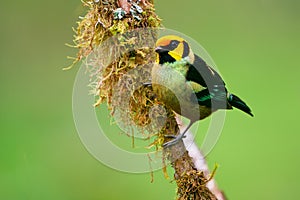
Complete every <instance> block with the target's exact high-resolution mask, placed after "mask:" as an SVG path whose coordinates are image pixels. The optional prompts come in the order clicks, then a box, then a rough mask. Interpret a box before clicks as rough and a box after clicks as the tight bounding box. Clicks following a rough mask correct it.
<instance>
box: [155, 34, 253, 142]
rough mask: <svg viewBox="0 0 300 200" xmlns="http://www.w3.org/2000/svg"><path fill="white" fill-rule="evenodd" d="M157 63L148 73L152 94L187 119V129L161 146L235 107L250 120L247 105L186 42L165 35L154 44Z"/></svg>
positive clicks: (178, 138)
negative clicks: (217, 112)
mask: <svg viewBox="0 0 300 200" xmlns="http://www.w3.org/2000/svg"><path fill="white" fill-rule="evenodd" d="M155 52H156V62H155V64H154V65H153V68H152V72H151V83H150V84H151V86H152V89H153V92H154V94H155V95H156V96H157V98H158V99H159V100H160V101H162V102H163V103H164V104H165V105H166V106H167V107H169V108H171V109H172V110H173V111H174V112H175V113H177V114H179V115H182V116H184V117H186V118H188V119H189V120H190V122H189V124H188V126H187V127H186V129H185V130H184V131H183V132H182V133H180V134H178V135H177V136H170V137H173V139H172V140H170V141H168V142H166V143H164V144H163V147H168V146H171V145H174V144H176V143H177V142H178V141H179V140H181V139H182V138H184V137H185V133H186V132H187V130H188V129H189V128H190V127H191V126H192V125H193V124H194V123H195V122H197V121H198V120H202V119H205V118H207V117H208V116H210V115H211V114H212V113H213V112H215V111H217V110H220V109H223V110H224V109H225V110H232V109H233V107H234V108H237V109H239V110H241V111H243V112H245V113H247V114H248V115H250V116H252V117H253V114H252V111H251V109H250V108H249V106H247V104H246V103H245V102H244V101H243V100H242V99H240V98H239V97H238V96H237V95H234V94H232V93H230V92H228V90H227V88H226V87H225V82H224V81H223V79H222V77H221V76H220V74H219V73H218V72H217V71H216V70H214V69H213V68H212V67H211V66H209V65H208V64H207V63H206V62H205V61H204V60H203V59H202V58H201V57H200V56H198V55H196V54H194V53H193V51H192V49H191V47H190V45H189V43H188V42H187V41H186V40H185V39H183V38H182V37H180V36H177V35H165V36H162V37H161V38H159V39H158V40H157V41H156V45H155Z"/></svg>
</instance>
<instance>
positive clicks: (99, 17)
mask: <svg viewBox="0 0 300 200" xmlns="http://www.w3.org/2000/svg"><path fill="white" fill-rule="evenodd" d="M83 4H84V6H87V7H88V8H89V10H88V12H87V14H86V15H85V16H84V17H82V18H81V20H80V21H79V22H78V27H77V29H76V30H75V31H76V35H75V39H74V43H75V47H77V48H78V55H77V58H76V59H75V62H78V61H80V60H82V59H83V58H86V57H87V56H88V55H90V53H91V52H93V50H94V49H95V48H96V47H98V46H99V45H102V44H103V42H104V41H105V40H106V39H108V38H110V37H112V36H115V35H117V34H122V33H125V32H128V31H132V30H135V29H137V28H160V26H161V23H160V22H161V20H160V19H159V18H158V16H157V15H156V14H155V9H154V6H153V1H151V0H148V1H146V0H132V1H129V2H128V1H127V0H94V1H83ZM132 6H135V7H134V8H135V10H132V9H131V8H132ZM153 37H155V34H154V35H153ZM122 40H124V41H123V44H125V45H123V46H115V47H111V46H106V49H107V51H109V52H119V51H120V49H122V48H124V46H126V45H127V46H128V45H130V44H132V42H133V43H134V41H132V40H131V39H129V38H125V39H124V38H123V39H122ZM116 43H117V42H116ZM99 57H100V58H99V59H100V61H103V59H107V58H106V57H105V55H99ZM154 61H155V52H154V49H153V48H142V49H138V50H134V51H130V52H127V53H125V54H122V55H120V57H119V58H116V60H114V61H113V62H112V63H109V65H108V66H105V68H96V69H91V72H92V76H94V77H96V78H95V79H94V82H93V83H92V85H94V93H95V94H97V95H98V96H99V100H98V102H97V103H96V104H95V105H96V106H97V105H99V104H101V103H104V102H106V103H107V105H108V107H109V109H111V114H112V116H113V115H114V110H115V109H116V108H118V107H121V106H122V103H123V99H122V98H120V99H112V98H113V88H114V87H115V86H116V85H117V84H118V82H119V80H120V79H121V77H122V76H123V75H124V74H126V73H128V72H129V71H130V70H132V69H136V68H138V67H140V66H143V70H144V72H143V73H144V74H146V75H149V74H151V68H146V69H145V67H144V66H150V65H149V63H153V62H154ZM97 66H98V65H97ZM131 81H132V80H131ZM135 81H136V80H135ZM128 85H129V86H130V82H127V83H126V82H125V83H124V85H119V86H118V87H120V88H123V87H124V88H126V87H129V86H128ZM121 91H122V90H121ZM120 97H122V95H120ZM113 100H114V102H115V103H113ZM162 104H163V103H162V102H159V100H158V99H156V98H155V95H154V94H153V92H152V89H151V87H147V88H140V89H137V90H136V91H135V92H134V93H133V96H132V98H131V100H130V112H129V113H128V110H126V111H124V112H127V113H126V114H127V115H128V117H129V118H131V119H133V120H134V121H135V122H136V124H138V125H140V126H143V125H147V124H149V123H150V121H151V120H150V119H149V116H150V113H149V112H150V111H149V109H150V108H151V107H153V106H154V105H162ZM124 120H125V119H124ZM149 131H150V132H151V130H149ZM178 133H179V126H178V123H177V121H176V116H175V114H174V112H173V111H172V110H171V109H169V108H166V123H165V126H164V127H163V128H162V129H161V131H160V132H159V133H157V134H156V140H155V142H154V143H153V144H152V145H154V146H156V147H157V148H158V149H159V148H160V149H161V148H162V147H161V145H162V144H163V143H164V142H167V141H168V140H169V139H170V138H167V137H165V136H166V135H168V136H169V135H177V134H178ZM163 153H164V155H165V157H166V158H167V159H168V160H169V161H170V162H171V165H172V167H173V168H174V170H175V174H174V178H175V180H176V183H177V186H178V189H177V199H196V200H216V199H217V198H216V195H215V194H214V192H215V191H211V190H210V189H212V188H209V187H207V184H208V183H209V182H211V181H212V180H211V178H210V176H209V175H208V174H209V173H208V168H207V167H206V169H207V171H203V170H202V169H199V168H197V166H196V165H195V158H194V159H193V158H192V157H191V156H190V155H189V153H188V152H187V150H186V148H185V146H184V143H183V142H182V141H181V142H179V143H178V144H176V145H173V146H171V147H169V148H167V149H163ZM178 155H181V156H179V157H178ZM196 159H204V158H203V157H201V158H196ZM218 197H219V196H218ZM219 200H223V199H222V197H220V198H219Z"/></svg>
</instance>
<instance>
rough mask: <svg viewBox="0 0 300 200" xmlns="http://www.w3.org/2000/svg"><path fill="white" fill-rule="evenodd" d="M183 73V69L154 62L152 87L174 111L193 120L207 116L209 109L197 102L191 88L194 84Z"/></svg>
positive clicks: (159, 97)
mask: <svg viewBox="0 0 300 200" xmlns="http://www.w3.org/2000/svg"><path fill="white" fill-rule="evenodd" d="M184 75H185V74H184V70H176V69H175V68H174V67H170V66H168V65H159V64H155V65H154V66H153V69H152V87H153V91H154V93H155V94H156V95H157V98H158V99H159V100H160V101H161V102H163V103H164V104H165V105H167V106H168V107H170V108H171V109H172V110H174V111H175V112H176V113H178V114H180V115H182V116H185V117H187V118H189V119H192V120H194V121H196V120H199V119H203V118H205V117H207V116H209V115H210V114H211V110H210V109H209V108H207V107H205V106H200V105H199V104H198V101H197V97H196V95H195V93H194V90H193V89H194V87H195V86H196V85H195V84H194V83H189V82H187V81H186V78H185V76H184ZM199 87H200V86H197V89H198V90H199Z"/></svg>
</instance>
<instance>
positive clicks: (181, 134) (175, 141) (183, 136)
mask: <svg viewBox="0 0 300 200" xmlns="http://www.w3.org/2000/svg"><path fill="white" fill-rule="evenodd" d="M193 124H194V122H193V121H190V123H189V125H188V126H187V127H186V128H185V129H184V131H183V132H182V133H180V134H179V135H177V136H174V135H166V136H165V137H169V138H170V137H171V138H174V139H173V140H170V141H169V142H166V143H164V144H163V145H162V146H163V147H164V148H167V147H170V146H172V145H174V144H177V143H178V142H179V141H180V140H181V139H182V138H185V133H186V132H187V131H188V130H189V129H190V128H191V126H192V125H193Z"/></svg>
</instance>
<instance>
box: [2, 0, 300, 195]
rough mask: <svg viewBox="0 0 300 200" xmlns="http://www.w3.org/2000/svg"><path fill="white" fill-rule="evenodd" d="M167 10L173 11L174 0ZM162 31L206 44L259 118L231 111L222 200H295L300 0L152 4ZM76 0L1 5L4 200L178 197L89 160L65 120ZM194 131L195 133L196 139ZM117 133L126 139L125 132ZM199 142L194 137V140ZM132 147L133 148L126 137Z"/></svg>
mask: <svg viewBox="0 0 300 200" xmlns="http://www.w3.org/2000/svg"><path fill="white" fill-rule="evenodd" d="M171 2H172V3H171ZM156 7H157V13H158V14H159V15H160V17H161V18H163V20H164V21H163V22H164V25H165V27H168V28H172V29H176V30H178V31H180V32H183V33H185V34H187V35H189V36H191V37H192V38H194V39H195V40H197V41H198V42H199V43H200V44H202V45H203V46H204V48H206V50H207V51H208V52H209V53H210V55H211V56H212V58H213V59H214V61H215V62H216V64H217V66H218V68H219V70H220V71H221V74H222V76H223V77H224V79H225V82H226V83H227V85H228V87H229V89H230V90H231V91H232V92H235V93H237V94H239V95H240V96H241V97H242V98H243V99H245V100H246V101H247V102H248V104H249V105H251V107H252V109H253V111H254V114H255V118H253V119H252V118H249V117H248V116H246V115H244V114H243V113H241V112H239V111H230V112H228V113H227V118H226V123H225V126H224V129H223V132H222V135H221V137H220V140H219V141H218V143H217V145H216V147H215V148H214V149H213V151H212V152H211V153H210V154H209V155H208V158H207V159H208V162H209V165H210V167H213V165H214V163H215V162H217V163H219V164H220V168H219V170H218V171H217V175H216V180H217V181H218V184H219V186H220V188H222V189H223V190H224V191H225V193H226V195H227V196H228V197H229V199H244V200H247V199H249V200H250V199H273V200H276V199H278V200H279V199H295V198H297V197H298V196H299V195H298V188H299V186H300V184H299V180H300V173H299V168H300V161H299V152H300V146H299V140H300V135H299V124H298V123H299V102H300V85H299V72H300V70H299V57H300V51H299V46H300V37H299V36H300V20H299V19H300V13H299V10H300V1H295V0H286V1H280V0H253V1H240V0H231V1H218V2H216V1H199V0H193V1H185V2H183V1H179V0H174V1H157V2H156ZM84 13H85V12H84V9H83V8H82V6H81V3H80V1H79V0H78V1H74V0H72V1H71V0H66V1H58V0H52V1H34V0H27V1H2V2H1V3H0V23H1V30H0V70H1V72H0V81H1V84H0V91H1V100H0V102H1V104H0V109H1V110H0V113H1V114H0V117H1V121H0V132H1V139H0V148H1V150H0V159H1V161H0V162H1V164H0V199H57V200H59V199H62V200H64V199H70V200H71V199H72V200H75V199H78V200H81V199H145V200H147V199H149V200H150V199H174V196H175V184H174V183H170V182H169V180H165V179H164V178H163V174H162V172H161V171H158V172H155V174H154V178H155V180H154V183H150V175H149V174H139V175H137V174H126V173H121V172H118V171H115V170H113V169H110V168H108V167H106V166H104V165H103V164H101V163H100V162H98V161H97V160H95V159H94V158H93V157H92V156H91V155H90V154H89V153H88V152H87V151H86V149H85V148H84V146H83V145H82V144H81V142H80V139H79V137H78V135H77V132H76V130H75V126H74V123H73V118H72V108H71V105H72V98H71V97H72V86H73V81H74V79H75V75H76V71H77V69H78V67H79V66H80V65H77V66H76V67H75V68H73V69H72V70H70V71H67V72H65V71H62V70H61V69H62V67H64V66H67V65H68V64H70V61H69V60H67V59H66V56H68V55H71V56H72V55H74V54H75V52H76V51H75V50H74V49H71V48H68V47H66V46H64V43H66V42H68V43H71V42H72V35H73V32H72V30H71V27H72V26H76V24H75V22H76V21H77V19H78V16H79V15H84ZM200 134H201V133H199V134H198V135H200ZM120 137H121V136H120ZM199 137H200V136H199ZM126 142H128V143H127V144H128V146H129V145H131V140H130V139H127V141H126Z"/></svg>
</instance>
